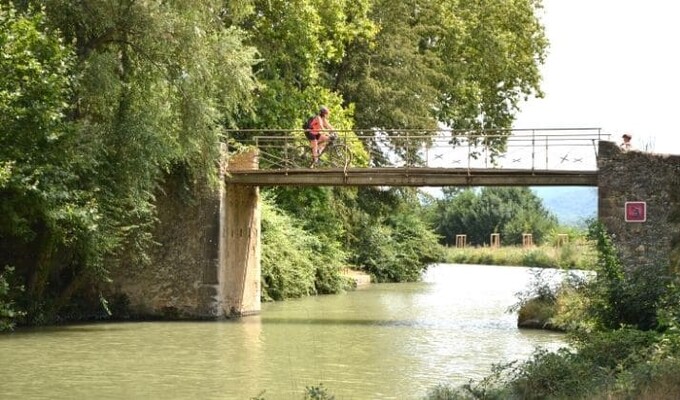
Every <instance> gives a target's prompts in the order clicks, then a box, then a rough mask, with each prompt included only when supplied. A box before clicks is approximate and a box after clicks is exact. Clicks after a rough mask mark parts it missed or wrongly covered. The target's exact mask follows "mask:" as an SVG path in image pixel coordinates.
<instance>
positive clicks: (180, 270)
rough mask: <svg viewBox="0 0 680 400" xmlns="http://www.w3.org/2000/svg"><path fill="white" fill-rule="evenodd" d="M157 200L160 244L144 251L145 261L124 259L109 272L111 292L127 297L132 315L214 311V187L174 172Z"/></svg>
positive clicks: (191, 315) (209, 314)
mask: <svg viewBox="0 0 680 400" xmlns="http://www.w3.org/2000/svg"><path fill="white" fill-rule="evenodd" d="M156 199H157V201H156V209H157V213H158V220H159V222H158V225H157V226H156V228H155V231H154V240H155V241H157V242H158V243H159V245H158V246H154V247H153V248H152V249H151V251H150V252H149V256H150V263H149V265H145V266H143V265H139V264H134V263H132V262H130V261H127V262H125V263H123V264H122V265H120V266H119V267H117V268H116V270H114V271H112V278H113V285H114V291H115V293H118V294H123V295H124V296H126V297H127V298H128V300H129V302H130V304H129V306H130V311H131V312H132V314H133V315H134V316H137V317H144V318H153V317H162V318H168V319H201V318H214V317H216V316H218V315H219V312H220V310H219V309H218V306H217V300H218V291H219V285H218V267H219V231H220V193H219V189H217V188H211V187H210V185H208V184H207V183H195V182H192V183H191V184H188V183H186V182H183V181H182V178H181V176H177V175H173V176H169V177H168V178H167V180H166V182H165V183H164V185H163V188H162V190H161V191H159V193H158V194H157V197H156Z"/></svg>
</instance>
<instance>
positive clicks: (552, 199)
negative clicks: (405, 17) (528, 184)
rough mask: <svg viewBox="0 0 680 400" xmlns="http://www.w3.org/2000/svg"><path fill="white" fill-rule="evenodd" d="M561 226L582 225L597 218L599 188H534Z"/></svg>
mask: <svg viewBox="0 0 680 400" xmlns="http://www.w3.org/2000/svg"><path fill="white" fill-rule="evenodd" d="M531 190H532V191H533V192H534V193H536V195H537V196H538V197H540V198H541V199H542V200H543V205H544V206H545V207H546V208H547V209H548V210H550V211H551V212H552V213H553V214H555V216H556V217H557V219H558V220H559V221H560V223H561V224H564V225H581V224H582V223H583V222H584V221H585V220H586V219H588V218H593V217H596V216H597V188H594V187H571V186H570V187H543V186H541V187H532V188H531Z"/></svg>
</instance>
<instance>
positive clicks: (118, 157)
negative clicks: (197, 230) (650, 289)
mask: <svg viewBox="0 0 680 400" xmlns="http://www.w3.org/2000/svg"><path fill="white" fill-rule="evenodd" d="M20 3H22V6H24V7H25V8H24V9H23V10H22V12H18V11H15V10H13V9H12V8H11V7H8V6H5V5H3V6H1V8H0V26H2V29H0V47H2V53H3V57H2V59H0V73H1V75H2V76H3V79H2V80H1V81H0V160H2V161H0V192H1V193H0V194H1V196H0V211H1V212H0V239H1V240H0V250H1V251H0V262H1V263H6V264H11V265H14V266H16V268H17V275H18V276H19V277H20V278H21V280H22V281H23V282H24V283H25V285H26V293H25V299H24V300H22V301H23V302H24V303H26V304H25V306H26V307H25V309H26V310H27V312H28V315H27V320H28V322H33V323H37V322H50V321H54V320H55V318H56V317H57V315H58V313H59V312H60V310H63V309H64V308H65V307H67V305H68V302H69V301H70V299H71V297H72V296H73V295H75V294H77V293H79V292H81V291H86V292H88V296H90V297H91V298H93V299H98V298H99V295H98V294H97V293H96V291H97V289H96V288H97V287H98V286H100V285H101V284H103V283H105V282H107V280H108V278H107V275H108V268H107V267H108V266H105V261H104V260H106V261H107V262H108V263H113V262H115V261H116V258H126V259H127V258H130V259H131V260H132V261H133V262H138V263H142V262H144V261H145V260H146V258H145V250H146V249H147V248H148V246H149V245H151V244H152V243H153V238H152V237H151V232H152V229H153V226H154V224H155V222H156V220H155V204H154V203H155V191H156V190H157V189H158V187H159V183H160V181H161V180H162V179H163V177H164V174H166V173H170V172H174V171H185V172H186V175H187V176H188V177H189V179H188V180H187V181H188V182H190V183H191V182H196V181H204V180H206V179H208V180H211V179H212V180H214V178H216V177H217V169H216V168H215V165H216V161H217V160H218V157H219V145H218V144H219V141H220V140H221V135H222V129H223V128H222V125H221V122H225V123H228V122H229V120H230V119H232V118H233V116H234V115H235V114H236V113H237V112H241V111H242V110H244V109H247V108H248V107H249V99H250V96H251V92H252V90H253V89H254V88H255V87H256V84H255V81H254V79H253V75H252V70H251V67H252V65H253V64H254V62H255V49H253V48H252V47H247V46H244V45H243V38H244V37H245V35H244V34H243V32H241V31H238V30H236V29H233V28H228V27H226V26H225V24H224V22H223V21H222V19H221V16H222V15H221V11H220V10H221V5H222V2H221V1H218V0H214V1H211V0H206V1H201V2H200V3H186V2H170V3H154V2H133V3H130V4H124V3H120V4H119V3H116V4H108V3H106V2H89V3H87V4H85V3H79V2H72V1H61V0H54V1H50V2H49V7H45V8H44V9H41V8H39V7H41V6H42V5H43V3H44V2H39V1H35V2H34V1H27V2H20ZM34 5H35V6H36V7H34ZM8 249H12V251H9V250H8ZM91 288H94V291H95V293H89V291H90V290H91ZM95 301H97V300H95Z"/></svg>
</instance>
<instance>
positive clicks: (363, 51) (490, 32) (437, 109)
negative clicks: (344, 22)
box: [331, 0, 547, 148]
mask: <svg viewBox="0 0 680 400" xmlns="http://www.w3.org/2000/svg"><path fill="white" fill-rule="evenodd" d="M540 8H541V2H540V1H539V0H520V1H512V2H508V1H501V0H494V1H491V2H486V3H484V4H481V3H479V2H475V1H457V0H456V1H454V0H444V1H433V0H413V1H409V2H394V1H387V0H374V1H373V7H372V8H371V14H370V16H371V19H372V20H373V21H374V23H375V24H376V25H377V26H378V27H379V32H378V34H377V35H376V37H375V39H374V40H372V41H367V42H355V43H352V44H351V45H350V46H348V50H347V52H346V53H345V55H344V58H343V60H342V61H341V62H340V63H338V64H335V65H332V66H331V70H332V71H334V72H335V73H334V75H335V76H336V77H337V79H336V82H337V85H336V87H337V89H338V90H339V91H340V92H341V93H342V94H343V98H344V99H345V101H346V103H353V104H356V109H357V125H358V126H361V127H366V128H382V129H392V128H397V129H399V128H409V129H425V130H427V129H433V128H437V127H438V124H439V123H443V124H445V125H447V126H450V127H452V128H455V129H493V130H501V131H500V132H501V133H502V130H503V129H508V128H510V127H511V123H512V120H513V115H514V113H515V112H516V111H517V110H518V103H519V101H521V100H523V99H525V98H527V97H529V96H531V95H536V96H541V95H542V93H541V92H540V88H539V82H540V74H539V66H540V64H541V63H543V61H544V57H545V50H546V47H547V40H546V38H545V35H544V31H543V27H542V26H541V25H540V23H539V21H538V19H537V17H536V15H535V13H536V11H537V10H538V9H540ZM395 134H398V131H397V132H395ZM487 144H488V145H489V146H490V147H492V148H494V147H499V146H502V141H499V142H489V143H487Z"/></svg>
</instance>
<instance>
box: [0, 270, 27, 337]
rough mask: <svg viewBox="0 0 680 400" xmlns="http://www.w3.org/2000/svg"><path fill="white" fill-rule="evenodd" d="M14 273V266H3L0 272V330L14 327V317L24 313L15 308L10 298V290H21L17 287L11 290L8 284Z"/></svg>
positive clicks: (11, 296)
mask: <svg viewBox="0 0 680 400" xmlns="http://www.w3.org/2000/svg"><path fill="white" fill-rule="evenodd" d="M13 273H14V268H12V267H9V266H5V269H4V271H2V273H0V332H3V331H9V330H12V329H14V326H15V325H16V319H17V318H18V317H20V316H22V315H24V313H23V312H22V311H17V310H16V308H15V307H16V305H15V304H14V301H13V300H12V298H13V297H14V296H13V295H12V292H14V291H21V290H22V288H21V287H19V288H18V289H17V290H12V286H11V285H10V282H9V281H10V280H11V277H12V275H13Z"/></svg>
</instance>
